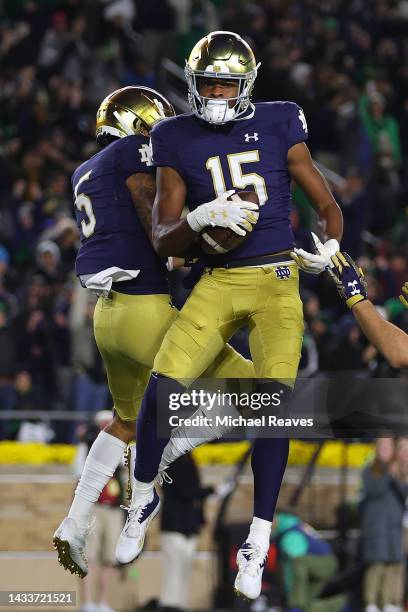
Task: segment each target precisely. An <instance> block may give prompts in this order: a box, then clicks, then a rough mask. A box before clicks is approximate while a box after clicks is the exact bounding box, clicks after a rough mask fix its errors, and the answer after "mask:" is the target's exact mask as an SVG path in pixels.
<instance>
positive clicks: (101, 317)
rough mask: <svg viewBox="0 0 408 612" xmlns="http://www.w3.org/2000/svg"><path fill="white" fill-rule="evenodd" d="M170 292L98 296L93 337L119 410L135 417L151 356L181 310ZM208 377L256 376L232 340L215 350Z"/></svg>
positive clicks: (129, 418) (124, 417)
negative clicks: (173, 303)
mask: <svg viewBox="0 0 408 612" xmlns="http://www.w3.org/2000/svg"><path fill="white" fill-rule="evenodd" d="M177 313H178V311H177V309H176V308H174V306H172V305H171V303H170V297H169V296H168V295H165V294H160V295H128V294H124V293H116V292H115V291H111V293H110V294H109V297H108V298H102V297H100V298H99V299H98V302H97V304H96V308H95V314H94V331H95V339H96V343H97V345H98V348H99V351H100V353H101V355H102V358H103V361H104V363H105V367H106V372H107V377H108V384H109V389H110V392H111V394H112V398H113V401H114V405H115V410H116V412H117V413H118V415H119V416H120V418H121V419H122V420H124V421H133V420H135V419H136V417H137V413H138V411H139V408H140V404H141V402H142V398H143V395H144V392H145V389H146V386H147V383H148V381H149V377H150V372H151V369H152V366H153V361H154V358H155V356H156V353H157V352H158V350H159V348H160V345H161V342H162V340H163V337H164V336H165V334H166V332H167V330H168V329H169V327H170V326H171V324H172V323H173V321H174V320H175V318H176V316H177ZM205 375H206V376H207V377H209V378H253V377H254V369H253V364H252V362H251V361H249V360H247V359H244V358H243V357H242V355H240V354H239V353H238V352H237V351H235V350H234V349H233V348H232V347H230V346H225V347H224V346H223V345H222V346H221V347H220V350H219V351H218V352H213V354H212V357H211V361H210V362H209V364H208V370H207V371H206V372H205Z"/></svg>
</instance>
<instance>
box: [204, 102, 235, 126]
mask: <svg viewBox="0 0 408 612" xmlns="http://www.w3.org/2000/svg"><path fill="white" fill-rule="evenodd" d="M228 102H229V100H228V99H219V98H218V99H215V98H211V99H209V100H207V101H206V102H205V103H204V104H203V106H202V117H203V119H204V120H205V121H208V122H209V123H227V122H228V121H232V120H233V119H235V115H236V111H235V106H234V107H233V108H230V106H229V103H228Z"/></svg>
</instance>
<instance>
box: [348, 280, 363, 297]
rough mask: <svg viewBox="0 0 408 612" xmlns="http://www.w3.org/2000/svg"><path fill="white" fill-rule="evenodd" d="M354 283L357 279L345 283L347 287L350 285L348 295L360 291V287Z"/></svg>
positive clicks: (356, 282)
mask: <svg viewBox="0 0 408 612" xmlns="http://www.w3.org/2000/svg"><path fill="white" fill-rule="evenodd" d="M356 285H358V281H356V280H354V281H353V282H352V283H351V282H350V283H347V287H352V290H351V291H350V295H357V293H361V291H360V289H358V288H357V287H356Z"/></svg>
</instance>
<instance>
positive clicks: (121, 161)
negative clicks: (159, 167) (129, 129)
mask: <svg viewBox="0 0 408 612" xmlns="http://www.w3.org/2000/svg"><path fill="white" fill-rule="evenodd" d="M116 162H117V165H118V167H119V168H120V169H121V171H122V172H123V173H124V174H125V175H126V176H130V175H131V174H135V173H136V172H154V167H153V161H152V151H151V148H150V143H149V139H148V138H146V137H145V136H136V135H135V136H127V137H126V138H123V140H121V142H120V146H119V147H118V149H117V157H116Z"/></svg>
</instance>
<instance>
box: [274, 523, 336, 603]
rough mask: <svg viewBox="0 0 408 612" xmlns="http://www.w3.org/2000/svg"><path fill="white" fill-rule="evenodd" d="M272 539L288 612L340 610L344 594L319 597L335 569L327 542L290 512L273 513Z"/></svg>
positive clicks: (334, 557) (333, 556)
mask: <svg viewBox="0 0 408 612" xmlns="http://www.w3.org/2000/svg"><path fill="white" fill-rule="evenodd" d="M274 524H275V528H274V532H273V535H274V541H275V542H276V546H277V550H278V559H279V560H280V562H281V564H282V570H283V580H284V589H285V595H286V601H287V606H288V612H319V611H321V612H323V611H324V612H340V611H341V610H343V608H344V606H345V604H346V597H345V596H344V595H337V596H334V597H327V598H325V599H321V598H320V594H321V593H322V591H323V589H324V587H325V586H326V585H327V584H328V582H329V580H330V579H331V578H333V577H334V576H335V574H336V572H337V570H338V561H337V558H336V556H335V555H334V553H333V551H332V549H331V547H330V545H329V544H328V543H327V542H325V541H324V540H323V539H322V538H321V537H320V536H319V534H318V533H317V532H316V531H314V529H312V527H310V525H307V524H306V523H303V522H302V521H300V519H299V518H298V517H297V516H296V515H294V514H292V513H291V512H278V513H277V515H276V517H275V521H274Z"/></svg>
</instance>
